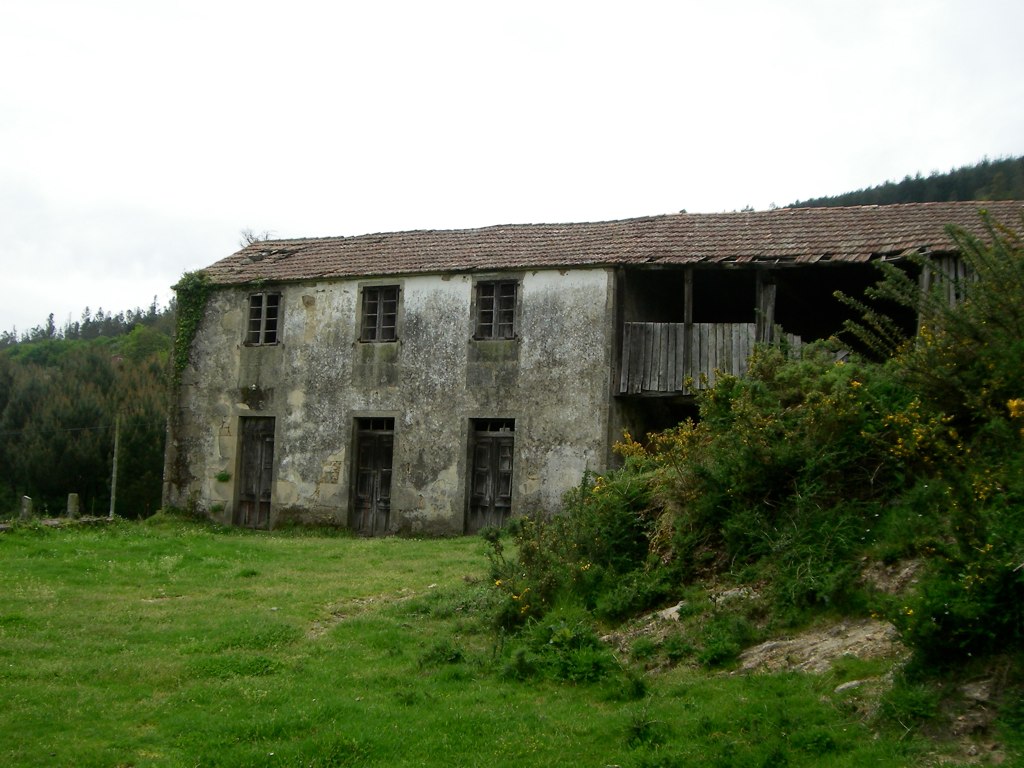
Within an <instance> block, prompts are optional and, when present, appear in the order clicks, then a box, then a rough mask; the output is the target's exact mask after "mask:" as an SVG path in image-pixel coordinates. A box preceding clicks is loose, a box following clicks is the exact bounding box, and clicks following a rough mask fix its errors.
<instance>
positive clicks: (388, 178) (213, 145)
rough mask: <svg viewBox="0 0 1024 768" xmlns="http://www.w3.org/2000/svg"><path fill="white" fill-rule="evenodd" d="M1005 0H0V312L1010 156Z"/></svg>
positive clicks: (1018, 142) (38, 320)
mask: <svg viewBox="0 0 1024 768" xmlns="http://www.w3.org/2000/svg"><path fill="white" fill-rule="evenodd" d="M1021 30H1024V3H1022V2H1020V0H856V1H855V2H838V1H836V2H831V1H830V2H826V1H824V0H778V1H776V2H772V1H771V0H761V2H753V1H747V0H730V2H711V0H706V1H702V2H693V1H691V0H677V1H676V2H644V1H643V0H634V1H633V2H631V3H626V2H624V1H621V0H620V2H603V1H600V0H588V1H587V2H575V1H572V2H569V1H566V2H562V1H561V0H546V1H545V2H532V1H531V0H516V2H503V3H496V2H485V1H484V0H475V1H474V2H449V1H448V0H434V2H422V1H420V2H386V1H378V2H369V1H368V0H361V1H360V2H344V1H338V0H336V1H334V2H305V1H303V0H291V1H290V2H287V3H285V2H281V1H280V0H274V2H262V1H260V0H246V1H245V2H234V1H233V0H225V1H223V2H221V1H218V0H198V1H194V0H173V1H172V0H165V1H160V0H147V1H146V2H139V0H125V1H124V2H120V1H118V0H89V2H84V1H83V0H68V1H67V2H63V1H61V0H0V72H3V75H2V76H0V267H2V279H0V330H11V328H12V327H17V329H18V331H19V332H22V331H25V330H28V329H29V328H31V327H32V326H35V325H39V324H42V323H43V322H44V321H45V319H46V316H47V315H48V314H49V313H51V312H52V313H54V316H55V321H56V323H57V325H58V326H61V325H63V324H64V323H65V322H66V321H67V320H69V319H78V318H79V317H80V315H81V313H82V310H83V309H84V308H85V307H86V306H89V307H90V308H91V309H92V310H93V311H94V312H95V310H96V309H97V308H99V307H102V308H104V309H105V310H108V311H119V310H124V309H129V308H134V307H136V306H141V307H146V306H148V305H149V303H150V302H151V301H152V299H153V297H154V296H156V297H157V300H158V302H159V303H160V304H161V305H163V304H165V303H166V302H167V300H168V299H169V298H170V296H171V290H170V286H171V285H172V284H173V283H174V282H175V281H176V280H177V279H178V278H179V277H180V276H181V274H182V273H183V272H185V271H190V270H194V269H198V268H201V267H203V266H206V265H208V264H211V263H212V262H214V261H216V260H217V259H220V258H222V257H224V256H227V255H229V254H231V253H232V252H234V251H235V250H237V248H238V244H239V238H240V232H241V230H243V229H245V228H250V229H252V230H255V231H257V232H263V231H269V232H272V233H273V234H274V235H276V236H280V237H314V236H325V235H358V234H365V233H369V232H381V231H398V230H406V229H449V228H463V227H477V226H484V225H488V224H505V223H532V222H567V221H598V220H606V219H620V218H628V217H633V216H645V215H650V214H659V213H668V212H674V211H679V210H681V209H686V210H688V211H690V212H698V211H699V212H705V211H728V210H737V209H740V208H742V207H744V206H747V205H751V206H753V207H754V208H757V209H764V208H767V207H769V206H770V205H771V204H773V203H774V204H778V205H784V204H786V203H790V202H793V201H795V200H798V199H806V198H810V197H818V196H823V195H832V194H839V193H842V192H847V191H851V190H854V189H859V188H863V187H868V186H873V185H876V184H880V183H882V182H884V181H886V180H899V179H901V178H903V177H904V176H905V175H907V174H911V175H912V174H914V173H917V172H920V173H923V174H926V175H927V174H928V173H930V172H932V171H948V170H950V169H951V168H955V167H960V166H963V165H970V164H973V163H975V162H977V161H980V160H982V159H983V158H985V157H989V158H990V159H997V158H1000V157H1009V156H1018V155H1022V154H1024V45H1021V43H1020V39H1021Z"/></svg>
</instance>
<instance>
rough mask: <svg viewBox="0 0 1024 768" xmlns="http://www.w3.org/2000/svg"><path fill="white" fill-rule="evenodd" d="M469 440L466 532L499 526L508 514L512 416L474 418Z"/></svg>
mask: <svg viewBox="0 0 1024 768" xmlns="http://www.w3.org/2000/svg"><path fill="white" fill-rule="evenodd" d="M471 437H472V443H471V451H472V453H471V456H470V459H471V462H472V466H471V468H470V480H469V482H470V487H469V509H468V511H467V515H466V532H467V533H476V532H477V531H479V530H480V529H481V528H486V527H491V526H493V527H498V528H500V527H501V526H503V525H504V524H505V523H506V522H507V521H508V518H509V516H510V515H511V514H512V465H513V459H514V456H515V421H514V420H513V419H477V420H474V422H473V433H472V436H471Z"/></svg>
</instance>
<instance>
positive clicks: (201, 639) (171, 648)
mask: <svg viewBox="0 0 1024 768" xmlns="http://www.w3.org/2000/svg"><path fill="white" fill-rule="evenodd" d="M486 574H487V560H486V556H485V545H484V542H483V541H482V540H480V539H478V538H463V539H448V540H412V539H397V538H389V539H370V540H367V539H353V538H345V537H337V536H326V535H316V534H314V533H306V534H301V533H275V534H253V533H246V532H239V531H228V530H215V529H212V528H209V527H204V526H200V525H196V524H191V523H185V522H181V521H178V520H174V519H168V518H163V517H161V516H157V518H154V519H153V520H152V521H150V522H146V523H126V522H119V523H114V524H111V525H106V526H102V527H94V528H87V527H78V528H73V529H72V528H66V529H60V530H51V529H43V528H33V527H20V528H16V529H14V530H12V531H9V532H6V533H2V534H0V713H2V721H3V726H2V728H0V763H2V764H4V765H10V766H349V765H368V766H369V765H373V766H378V765H379V766H414V765H415V766H432V765H437V766H487V768H499V767H500V766H517V767H522V766H556V765H557V766H564V765H580V766H598V767H600V766H611V765H618V766H624V767H626V766H649V767H653V766H663V767H666V768H667V767H669V766H689V765H693V766H697V765H701V766H704V765H711V766H768V765H776V766H781V765H794V766H799V765H806V766H811V765H813V766H851V767H852V766H864V765H872V766H906V765H915V764H921V765H923V764H926V760H927V759H928V758H927V754H928V752H929V749H930V748H929V745H927V744H926V743H925V742H923V741H922V740H919V739H917V738H915V737H913V736H909V737H908V736H906V734H903V733H902V731H900V732H894V733H893V734H892V735H891V736H890V735H886V734H884V733H883V734H882V735H881V736H880V737H875V736H874V735H873V733H872V731H871V730H870V729H869V728H868V726H867V725H865V724H863V723H861V722H859V721H858V719H857V718H856V717H855V716H854V714H853V713H851V712H849V711H847V710H845V709H844V708H843V707H842V706H841V702H838V701H836V698H835V696H834V694H833V693H832V691H833V689H834V688H835V685H836V679H835V678H832V677H829V676H824V677H812V676H800V675H774V676H756V677H746V676H729V675H728V674H709V673H706V672H701V671H698V670H693V669H688V668H685V667H677V668H673V669H669V670H665V671H661V672H658V673H656V674H655V673H647V674H646V676H645V677H643V678H641V679H642V682H643V685H640V686H634V687H633V688H634V690H633V692H632V694H630V693H628V692H625V688H627V687H628V686H625V687H624V686H623V685H621V684H619V685H611V684H592V685H570V684H565V683H556V682H550V681H537V680H533V681H526V682H521V681H516V680H514V679H512V678H511V677H510V676H508V675H503V674H502V669H503V668H504V667H505V666H507V661H508V660H507V654H505V653H503V648H502V644H501V643H500V642H499V641H498V640H497V639H496V635H495V634H493V633H492V632H491V630H490V629H489V627H488V625H487V618H486V615H485V614H486V611H485V607H486V605H487V603H488V589H489V584H488V583H487V579H486ZM627 663H628V661H627V660H623V664H624V665H625V664H627ZM636 677H637V675H636V674H634V676H633V678H631V679H634V680H635V679H636Z"/></svg>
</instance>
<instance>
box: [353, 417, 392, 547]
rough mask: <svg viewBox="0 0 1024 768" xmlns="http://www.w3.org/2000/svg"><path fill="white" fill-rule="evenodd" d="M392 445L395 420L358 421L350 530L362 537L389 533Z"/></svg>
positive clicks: (374, 419)
mask: <svg viewBox="0 0 1024 768" xmlns="http://www.w3.org/2000/svg"><path fill="white" fill-rule="evenodd" d="M394 445H395V420H394V419H389V418H372V419H358V420H357V422H356V466H355V490H354V493H353V504H352V521H351V527H352V529H353V530H354V531H355V532H356V533H358V534H360V535H361V536H381V535H383V534H385V533H387V532H388V525H389V523H390V521H391V464H392V460H393V455H394Z"/></svg>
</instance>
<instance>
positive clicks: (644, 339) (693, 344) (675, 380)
mask: <svg viewBox="0 0 1024 768" xmlns="http://www.w3.org/2000/svg"><path fill="white" fill-rule="evenodd" d="M757 334H758V327H757V324H756V323H625V325H624V327H623V335H622V370H621V376H620V380H619V393H620V394H624V395H625V394H628V395H645V394H650V395H668V394H682V395H686V394H693V392H695V391H696V390H699V389H706V388H710V387H712V386H714V384H715V379H716V378H717V376H718V374H719V373H724V374H732V375H734V376H742V375H743V374H744V373H746V371H747V361H748V359H749V358H750V353H751V351H752V350H753V348H754V344H755V343H756V342H757V338H758V335H757ZM773 336H774V338H775V339H782V338H784V339H785V340H786V343H787V344H788V345H789V348H790V349H792V350H796V349H799V348H800V344H801V340H800V337H799V336H794V335H792V334H783V333H782V331H781V329H778V328H776V329H775V333H774V334H773ZM688 385H689V386H688Z"/></svg>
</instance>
